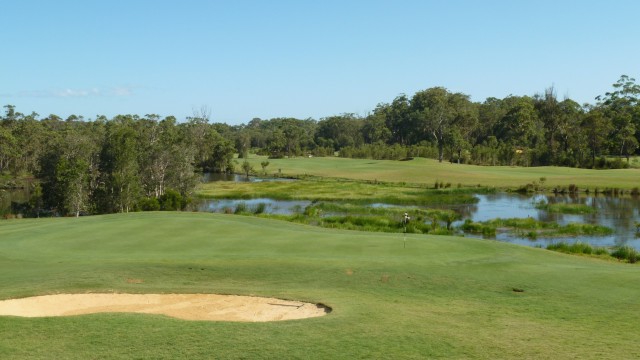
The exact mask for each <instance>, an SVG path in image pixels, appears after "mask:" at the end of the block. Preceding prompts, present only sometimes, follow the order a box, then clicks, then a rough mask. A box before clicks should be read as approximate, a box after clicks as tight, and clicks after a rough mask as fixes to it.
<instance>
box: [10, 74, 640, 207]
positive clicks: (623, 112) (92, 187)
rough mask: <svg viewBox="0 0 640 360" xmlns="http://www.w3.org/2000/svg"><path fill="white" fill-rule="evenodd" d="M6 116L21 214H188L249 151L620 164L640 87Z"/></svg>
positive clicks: (630, 82) (632, 147)
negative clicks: (276, 107)
mask: <svg viewBox="0 0 640 360" xmlns="http://www.w3.org/2000/svg"><path fill="white" fill-rule="evenodd" d="M4 109H5V113H4V115H3V116H1V117H0V173H2V174H5V177H7V176H10V177H17V176H25V175H28V176H33V177H35V178H37V179H38V181H37V185H35V191H34V194H35V196H34V199H33V201H31V202H30V203H29V204H28V205H27V206H28V207H29V209H26V210H28V212H31V213H32V214H33V213H35V214H40V213H41V212H42V211H44V210H46V211H48V212H50V213H55V214H60V215H69V214H74V215H79V214H80V213H91V214H93V213H112V212H126V211H132V210H157V209H179V208H183V207H184V206H185V204H186V201H187V199H188V198H189V196H190V195H191V193H192V192H193V190H194V188H195V185H196V184H197V181H198V174H201V173H202V172H207V171H210V172H234V171H241V170H242V164H241V163H240V162H241V161H242V160H241V159H242V158H243V157H246V156H247V154H248V153H249V152H250V151H252V152H256V153H258V154H262V155H268V156H269V157H272V158H275V157H292V156H335V155H336V154H337V155H338V156H343V157H354V158H355V157H357V158H374V159H404V158H409V157H414V156H421V157H430V158H435V159H438V160H439V161H451V162H456V163H468V164H478V165H515V166H542V165H558V166H571V167H589V168H613V167H615V168H619V167H626V166H628V161H629V157H630V156H632V155H635V154H637V152H638V149H639V141H640V132H638V131H637V129H639V128H640V85H637V84H636V83H635V79H633V78H630V77H628V76H625V75H623V76H621V77H620V79H619V80H618V81H617V82H616V83H615V84H613V89H612V90H611V91H610V92H606V93H605V94H604V95H601V96H598V97H597V98H596V99H595V104H582V105H581V104H578V103H577V102H575V101H573V100H571V99H569V98H564V99H562V100H560V99H558V96H557V94H556V93H555V91H554V89H553V88H549V89H546V90H545V91H544V92H543V93H541V94H536V95H534V96H508V97H505V98H503V99H497V98H488V99H486V100H485V101H484V102H482V103H478V102H472V101H471V100H470V97H469V96H468V95H465V94H462V93H452V92H450V91H448V90H447V89H445V88H443V87H434V88H430V89H426V90H423V91H419V92H416V93H415V94H413V96H411V97H409V96H407V95H404V94H403V95H399V96H398V97H396V98H395V99H393V100H392V101H391V102H390V103H380V104H378V105H377V106H376V107H375V109H374V110H373V111H372V112H371V113H370V114H368V115H366V116H358V115H354V114H342V115H337V116H330V117H326V118H322V119H319V120H314V119H295V118H275V119H270V120H262V119H259V118H255V119H252V120H251V121H249V122H248V123H247V124H242V125H237V126H230V125H227V124H224V123H212V122H210V111H209V110H208V109H206V108H202V109H199V110H196V111H194V115H193V116H192V117H188V118H187V119H185V120H184V121H178V120H177V119H176V118H175V117H173V116H167V117H161V116H159V115H155V114H147V115H144V116H139V115H118V116H115V117H114V118H111V119H108V118H106V117H105V116H97V117H96V118H95V119H84V118H82V117H79V116H75V115H72V116H69V117H68V118H67V119H62V118H60V117H58V116H56V115H49V116H46V117H42V118H41V116H40V115H39V114H37V113H33V112H32V113H31V114H25V113H21V112H18V111H17V109H16V108H15V106H12V105H6V106H4ZM235 154H238V157H239V158H240V160H236V159H234V155H235ZM605 155H608V156H609V157H605ZM624 159H626V161H625V160H624ZM245 170H246V171H248V170H249V167H247V166H245ZM7 174H8V175H7Z"/></svg>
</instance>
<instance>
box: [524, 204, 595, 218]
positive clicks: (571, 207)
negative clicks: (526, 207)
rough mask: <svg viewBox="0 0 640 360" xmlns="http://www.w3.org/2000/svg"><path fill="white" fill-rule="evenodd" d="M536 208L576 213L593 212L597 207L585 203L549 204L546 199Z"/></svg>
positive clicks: (554, 211)
mask: <svg viewBox="0 0 640 360" xmlns="http://www.w3.org/2000/svg"><path fill="white" fill-rule="evenodd" d="M536 209H538V210H544V211H547V212H550V213H557V214H576V215H582V214H593V213H595V212H596V209H595V208H593V207H591V206H589V205H585V204H559V203H558V204H549V203H547V202H544V201H542V202H539V203H537V204H536Z"/></svg>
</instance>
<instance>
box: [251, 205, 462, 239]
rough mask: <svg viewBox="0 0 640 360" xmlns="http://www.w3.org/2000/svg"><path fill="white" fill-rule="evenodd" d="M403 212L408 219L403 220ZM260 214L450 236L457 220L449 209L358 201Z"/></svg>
mask: <svg viewBox="0 0 640 360" xmlns="http://www.w3.org/2000/svg"><path fill="white" fill-rule="evenodd" d="M404 213H409V214H410V218H411V220H410V221H409V222H408V223H407V224H406V226H405V223H404V222H403V219H404ZM261 217H267V218H272V219H279V220H285V221H290V222H297V223H302V224H307V225H314V226H320V227H325V228H332V229H345V230H360V231H372V232H406V233H413V234H427V233H429V234H437V235H453V234H454V229H452V228H451V224H452V223H453V222H454V221H456V220H458V219H460V215H459V214H457V213H456V212H454V211H452V210H440V209H418V208H406V207H405V208H403V207H372V206H366V205H361V204H351V203H334V202H319V203H315V204H312V205H309V206H307V207H306V208H305V209H304V211H302V212H296V213H295V214H292V215H273V214H264V215H262V216H261Z"/></svg>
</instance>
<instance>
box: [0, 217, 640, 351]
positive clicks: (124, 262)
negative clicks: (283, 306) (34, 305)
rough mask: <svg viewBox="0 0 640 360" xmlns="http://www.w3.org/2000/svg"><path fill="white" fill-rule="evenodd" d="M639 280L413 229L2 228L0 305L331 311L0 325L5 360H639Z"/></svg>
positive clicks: (171, 221)
mask: <svg viewBox="0 0 640 360" xmlns="http://www.w3.org/2000/svg"><path fill="white" fill-rule="evenodd" d="M129 278H135V279H140V280H142V282H139V283H131V282H127V279H129ZM639 280H640V273H639V272H638V271H637V268H636V267H635V266H629V265H626V264H620V263H617V262H607V261H601V260H597V259H591V258H585V257H574V256H567V255H564V254H558V253H553V252H549V251H546V250H543V249H535V248H528V247H520V246H514V245H510V244H504V243H499V242H494V241H483V240H474V239H466V238H459V237H439V236H422V235H412V234H408V235H407V242H406V248H403V245H402V239H401V238H400V237H398V235H397V234H384V233H370V232H353V231H342V230H328V229H322V228H317V227H310V226H302V225H298V224H291V223H287V222H281V221H275V220H267V219H261V218H256V217H246V216H235V215H223V214H202V213H171V212H165V213H136V214H120V215H109V216H94V217H86V218H79V219H73V218H56V219H29V220H11V221H2V222H0V298H2V299H7V298H16V297H24V296H31V295H40V294H50V293H78V292H130V293H221V294H241V295H260V296H274V297H279V298H285V299H298V300H305V301H312V302H322V303H324V304H327V305H329V306H331V307H332V308H333V312H332V313H331V314H329V315H328V316H325V317H320V318H313V319H307V320H295V321H285V322H274V323H229V322H197V321H196V322H190V321H183V320H176V319H171V318H166V317H163V316H156V315H141V314H136V315H134V314H97V315H83V316H72V317H63V318H19V317H0V333H1V334H2V336H1V337H0V358H3V359H13V358H34V359H37V358H43V359H44V358H46V359H51V358H56V359H88V358H110V359H129V358H154V359H161V358H164V359H176V358H189V359H194V358H225V359H227V358H272V359H275V358H280V359H282V358H287V359H292V358H315V359H336V358H343V359H355V358H395V359H399V358H404V359H406V358H415V359H424V358H455V359H460V358H483V359H499V358H502V359H513V358H529V359H534V358H535V359H542V358H547V359H551V358H553V359H563V358H580V359H602V358H616V359H623V358H637V357H640V348H638V346H637V334H638V332H639V331H640V311H637V310H638V308H637V306H638V302H637V299H638V298H639V297H640V288H638V287H637V286H634V285H633V284H636V283H638V281H639ZM516 289H517V291H516Z"/></svg>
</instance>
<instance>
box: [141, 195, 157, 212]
mask: <svg viewBox="0 0 640 360" xmlns="http://www.w3.org/2000/svg"><path fill="white" fill-rule="evenodd" d="M139 205H140V209H141V210H142V211H158V210H160V202H159V201H158V199H156V198H154V197H149V198H144V199H142V200H140V202H139Z"/></svg>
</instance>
